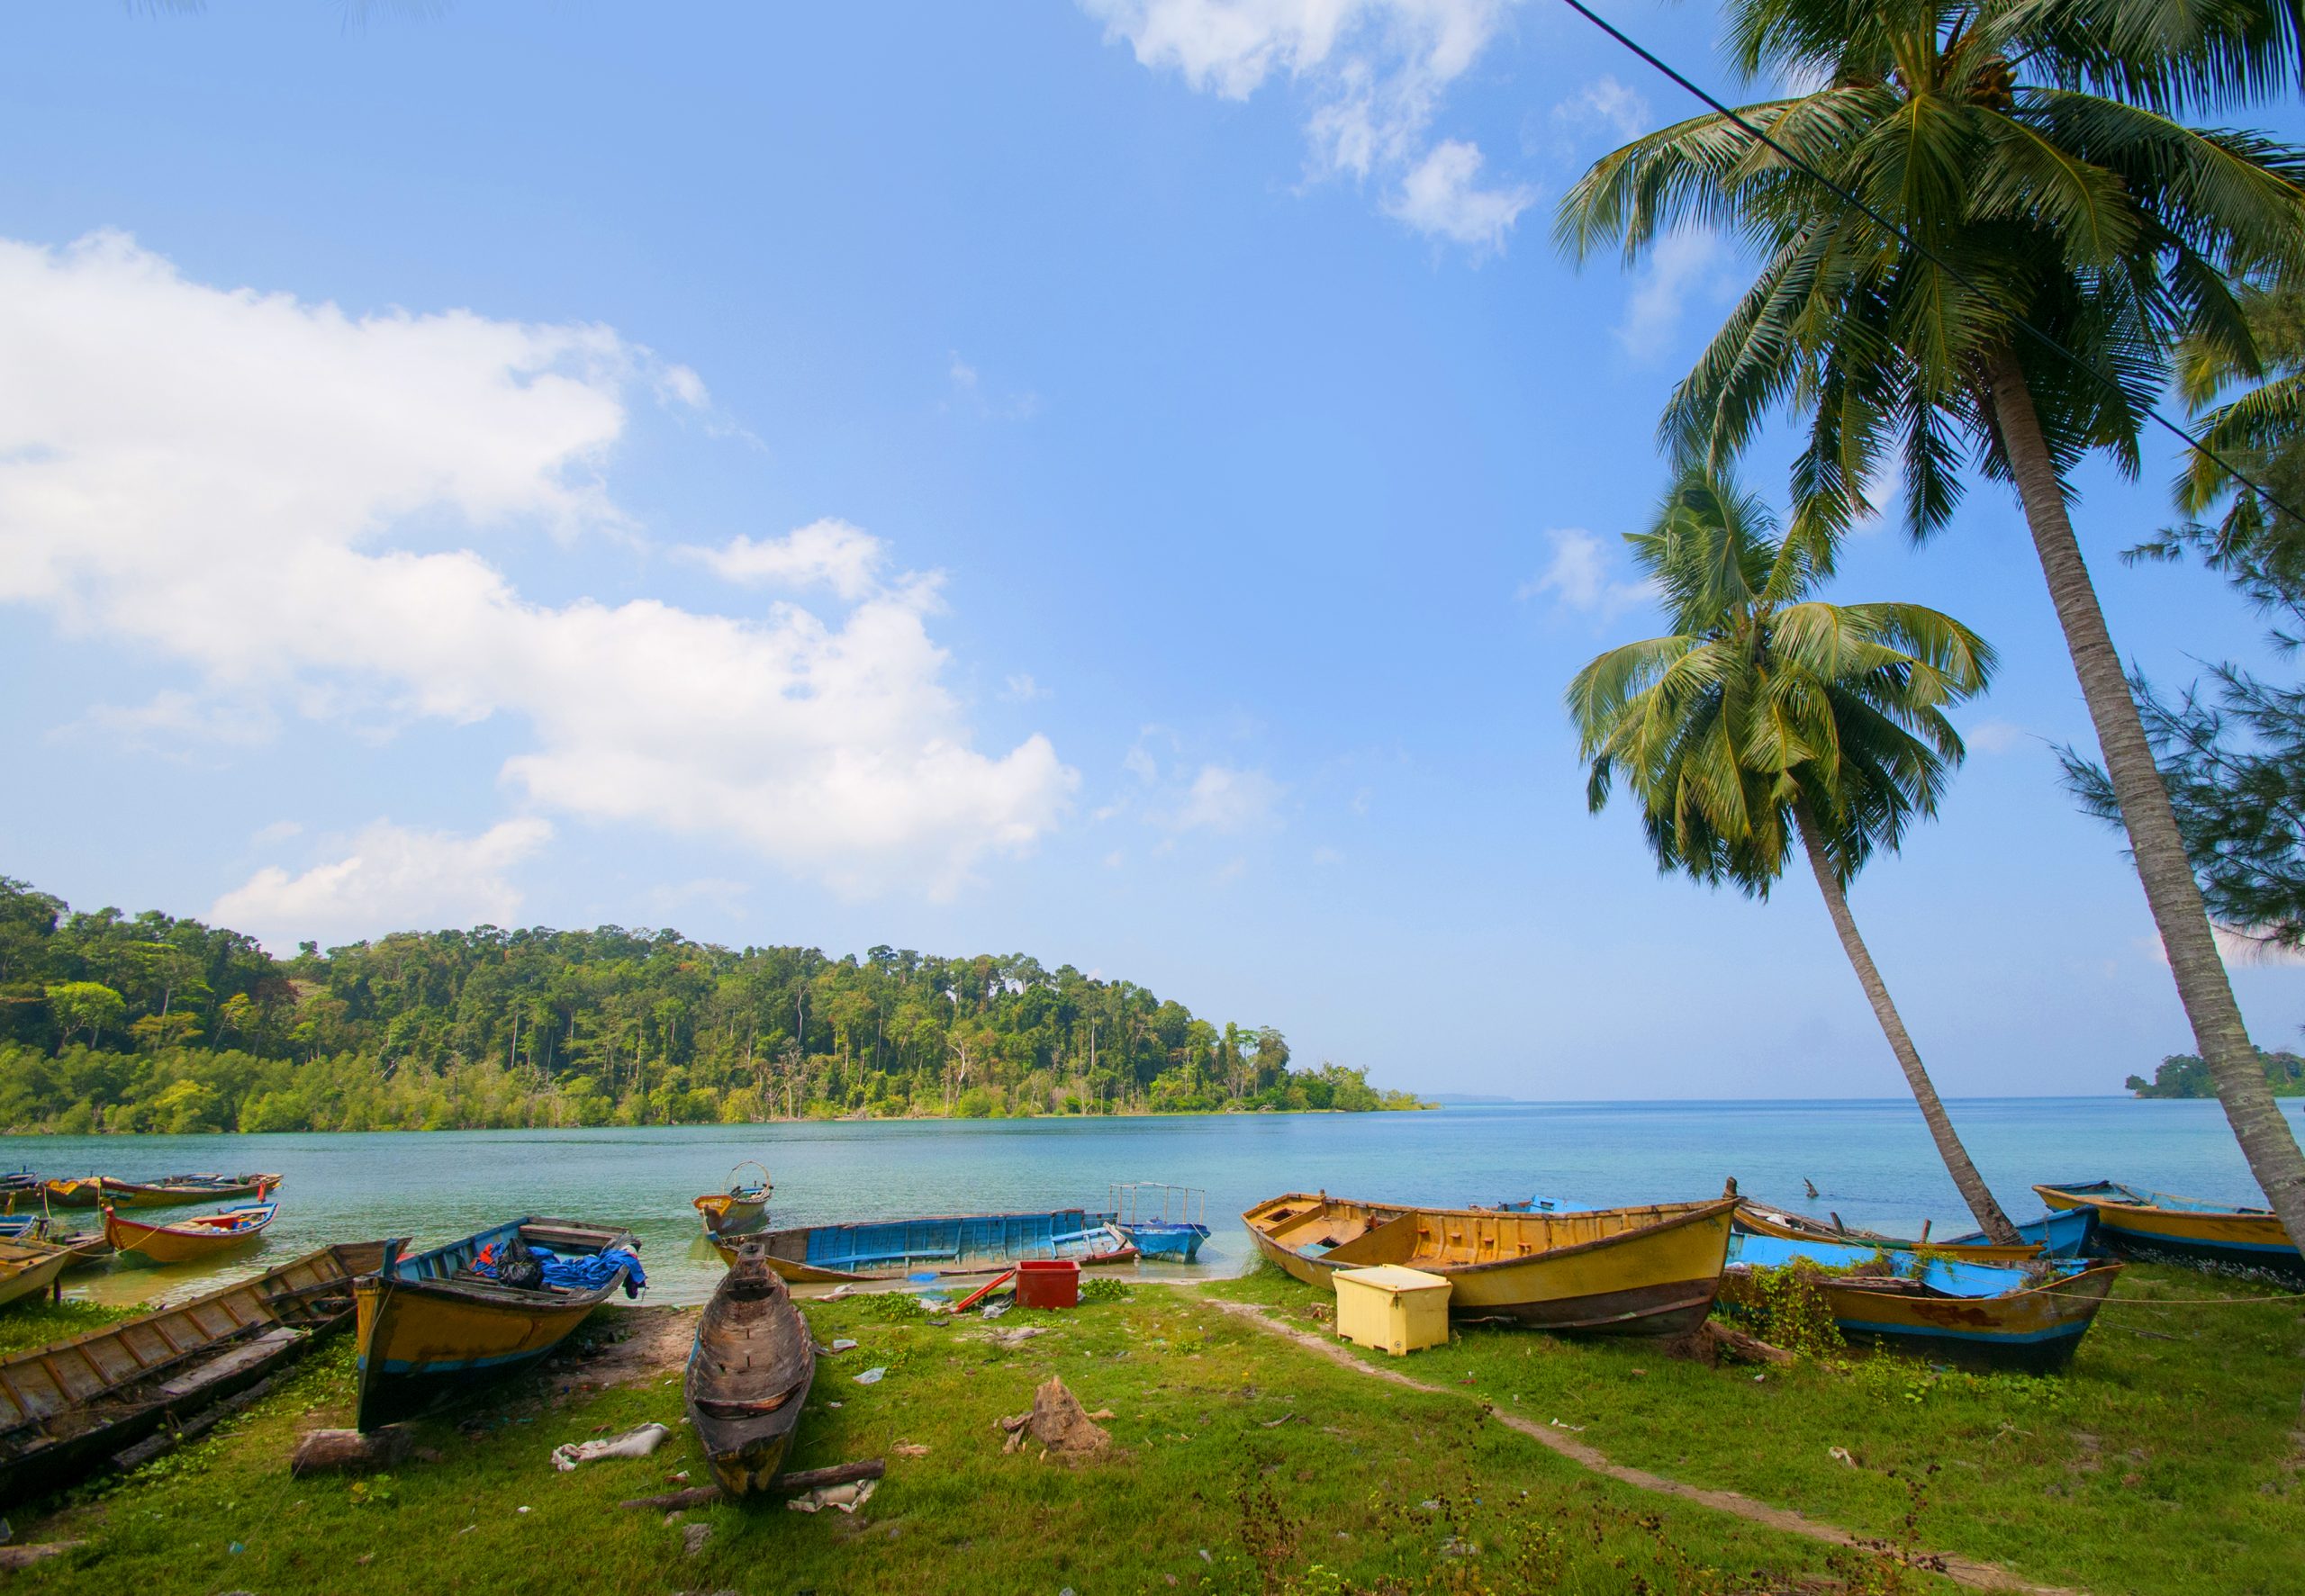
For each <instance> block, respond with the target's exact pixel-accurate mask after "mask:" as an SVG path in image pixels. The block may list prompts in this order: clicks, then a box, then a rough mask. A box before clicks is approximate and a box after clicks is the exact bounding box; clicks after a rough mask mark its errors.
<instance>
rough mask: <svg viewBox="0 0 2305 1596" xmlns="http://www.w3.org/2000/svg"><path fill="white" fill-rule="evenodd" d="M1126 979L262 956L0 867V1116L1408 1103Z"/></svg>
mask: <svg viewBox="0 0 2305 1596" xmlns="http://www.w3.org/2000/svg"><path fill="white" fill-rule="evenodd" d="M1415 1106H1417V1105H1416V1103H1415V1100H1414V1099H1413V1098H1411V1097H1409V1096H1406V1094H1401V1093H1386V1094H1379V1093H1378V1092H1375V1091H1373V1090H1371V1089H1370V1087H1369V1084H1368V1082H1367V1080H1366V1078H1364V1076H1363V1074H1362V1072H1361V1071H1360V1070H1357V1069H1342V1068H1340V1067H1338V1066H1335V1065H1331V1064H1326V1063H1324V1064H1322V1065H1321V1066H1320V1067H1319V1068H1318V1069H1299V1068H1297V1067H1295V1066H1293V1065H1292V1063H1291V1061H1290V1059H1289V1054H1288V1042H1287V1041H1285V1040H1284V1039H1283V1038H1282V1036H1281V1034H1280V1032H1278V1031H1276V1030H1273V1029H1271V1028H1270V1027H1269V1026H1265V1027H1255V1028H1247V1027H1243V1026H1240V1025H1237V1024H1233V1023H1226V1024H1225V1025H1224V1026H1222V1027H1219V1026H1217V1025H1216V1024H1213V1023H1210V1022H1208V1021H1207V1020H1202V1019H1198V1018H1196V1017H1195V1016H1194V1015H1193V1014H1192V1013H1191V1012H1190V1011H1189V1010H1188V1009H1187V1008H1185V1007H1184V1005H1181V1004H1179V1003H1176V1002H1173V1001H1168V1002H1164V1001H1162V999H1160V998H1157V997H1155V996H1153V994H1152V993H1150V992H1148V991H1146V990H1145V989H1144V988H1143V987H1138V986H1134V985H1132V984H1131V983H1129V982H1126V981H1106V980H1097V979H1092V978H1089V977H1087V976H1084V975H1082V974H1081V973H1080V971H1079V970H1077V969H1073V968H1071V966H1070V965H1067V966H1064V967H1062V968H1061V969H1053V970H1051V969H1044V967H1043V966H1042V965H1041V964H1040V963H1039V962H1038V961H1037V960H1034V959H1031V958H1029V957H1026V955H1023V954H1012V955H1008V956H993V955H979V956H977V957H974V958H968V959H938V958H932V957H928V956H925V955H923V954H919V953H916V952H913V951H911V950H909V949H892V948H885V947H882V948H874V949H873V950H872V951H871V952H869V953H867V954H865V955H864V956H863V958H861V959H859V958H856V957H854V956H851V957H847V958H843V959H831V958H827V956H826V955H824V954H823V953H820V952H818V951H816V950H815V949H812V948H746V949H745V950H744V951H741V952H738V951H731V950H729V949H727V948H722V947H716V946H713V945H711V944H710V943H703V942H691V941H689V940H688V939H687V938H685V937H683V936H681V935H680V934H678V933H675V932H671V931H658V932H646V931H625V930H621V929H619V928H618V927H615V926H602V927H601V928H600V929H599V930H597V931H546V930H530V931H500V930H498V929H496V928H495V927H493V926H482V927H480V928H478V929H476V930H473V931H440V932H411V933H396V934H394V935H392V936H387V937H384V938H383V939H382V940H381V941H378V942H356V943H354V944H353V945H351V946H349V947H343V948H331V949H330V950H328V951H326V952H322V951H320V950H319V949H318V948H317V947H316V946H314V945H313V944H312V943H311V942H306V943H305V944H303V949H302V951H300V952H299V953H298V954H297V956H296V957H295V958H294V959H289V960H276V959H274V958H272V957H271V956H269V955H268V954H267V953H266V952H265V951H264V950H263V948H261V947H260V946H258V943H257V942H256V941H255V940H254V939H253V938H250V937H248V936H244V935H242V934H240V933H238V932H232V931H224V930H220V929H216V928H213V927H211V926H207V925H203V924H201V923H200V922H198V921H196V920H176V919H171V918H169V917H168V916H167V915H162V914H158V913H156V912H151V911H147V912H146V913H143V914H140V915H133V916H130V915H122V913H121V912H120V911H119V910H117V909H99V910H95V911H94V912H92V913H86V914H75V913H73V912H71V911H70V910H69V909H68V907H67V906H65V905H64V904H63V903H62V902H61V901H60V900H59V899H57V898H55V897H50V896H49V895H47V894H45V893H41V892H38V891H35V890H33V889H32V888H30V887H28V886H26V885H25V884H24V883H23V882H21V881H15V880H11V879H7V878H5V877H0V1127H5V1128H7V1129H13V1130H50V1131H67V1132H77V1131H89V1130H104V1131H178V1132H182V1131H199V1130H241V1131H303V1130H319V1131H363V1130H440V1129H452V1128H471V1127H484V1126H506V1125H578V1124H582V1125H597V1124H666V1123H713V1122H749V1121H757V1120H767V1119H779V1118H794V1117H818V1118H823V1117H831V1116H839V1115H866V1114H871V1115H898V1114H916V1115H919V1114H927V1115H941V1114H954V1115H961V1116H968V1117H978V1116H986V1115H1001V1114H1113V1113H1130V1112H1154V1113H1161V1112H1196V1111H1215V1110H1223V1109H1250V1108H1268V1107H1270V1108H1277V1109H1306V1108H1311V1109H1327V1108H1335V1109H1351V1110H1363V1109H1376V1108H1411V1107H1415Z"/></svg>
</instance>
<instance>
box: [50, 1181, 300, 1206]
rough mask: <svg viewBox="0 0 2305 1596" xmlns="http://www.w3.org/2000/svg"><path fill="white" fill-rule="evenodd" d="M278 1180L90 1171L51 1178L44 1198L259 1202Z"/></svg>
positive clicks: (90, 1202) (72, 1202) (60, 1202)
mask: <svg viewBox="0 0 2305 1596" xmlns="http://www.w3.org/2000/svg"><path fill="white" fill-rule="evenodd" d="M279 1184H280V1177H278V1176H277V1175H170V1176H167V1177H164V1178H162V1179H159V1180H154V1181H134V1180H122V1179H120V1178H118V1177H115V1176H111V1175H90V1176H86V1177H79V1178H75V1179H68V1180H51V1181H49V1182H48V1183H47V1185H46V1187H45V1190H46V1192H47V1195H48V1200H49V1201H50V1203H52V1204H55V1205H56V1206H57V1207H59V1208H102V1207H104V1205H105V1204H110V1205H112V1206H113V1207H114V1208H174V1207H179V1206H182V1205H183V1204H187V1203H221V1202H227V1201H229V1200H230V1199H231V1198H234V1197H254V1198H255V1199H256V1200H257V1201H258V1202H259V1203H261V1202H263V1201H264V1200H265V1199H266V1198H267V1197H268V1196H270V1195H272V1192H273V1190H274V1188H275V1187H276V1186H279Z"/></svg>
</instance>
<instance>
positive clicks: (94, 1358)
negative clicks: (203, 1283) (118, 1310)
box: [0, 1241, 386, 1507]
mask: <svg viewBox="0 0 2305 1596" xmlns="http://www.w3.org/2000/svg"><path fill="white" fill-rule="evenodd" d="M385 1246H386V1243H384V1242H382V1241H369V1242H364V1243H360V1244H358V1245H355V1246H348V1247H323V1248H321V1249H320V1250H319V1251H317V1252H312V1253H308V1254H306V1255H305V1256H304V1257H303V1258H297V1259H295V1260H294V1262H292V1263H286V1264H283V1265H281V1266H280V1267H278V1268H276V1269H270V1270H267V1271H266V1272H265V1273H264V1274H261V1275H258V1276H256V1277H255V1278H253V1279H249V1280H241V1281H236V1282H235V1283H233V1284H232V1285H227V1286H224V1287H222V1288H221V1289H219V1290H216V1291H212V1292H210V1293H208V1294H206V1295H204V1296H198V1297H194V1298H193V1299H192V1300H191V1301H189V1302H186V1303H179V1304H177V1305H176V1306H175V1307H173V1308H159V1309H156V1310H154V1311H153V1312H149V1313H146V1314H143V1315H140V1317H138V1318H135V1319H127V1320H122V1321H120V1322H119V1323H117V1324H113V1325H109V1326H106V1327H105V1328H104V1329H103V1330H92V1331H90V1332H89V1333H88V1334H86V1335H83V1336H75V1337H73V1338H72V1339H69V1340H66V1341H57V1342H53V1343H51V1344H50V1345H49V1346H46V1347H40V1348H33V1349H32V1350H31V1351H28V1352H18V1353H15V1354H13V1355H11V1356H9V1357H0V1507H5V1506H7V1505H10V1504H12V1503H14V1502H17V1501H23V1500H25V1499H26V1498H29V1497H34V1496H40V1495H43V1494H45V1493H47V1492H51V1491H56V1490H59V1489H61V1488H62V1487H64V1486H66V1485H69V1484H71V1483H73V1482H74V1481H76V1480H77V1479H79V1478H80V1477H81V1476H82V1475H83V1474H86V1473H87V1472H88V1471H89V1470H90V1469H92V1468H94V1467H95V1466H97V1465H100V1464H102V1463H103V1462H104V1460H105V1459H107V1458H110V1457H112V1456H115V1455H116V1454H118V1453H120V1452H122V1451H123V1450H125V1449H126V1448H128V1447H132V1446H136V1445H137V1444H138V1443H140V1442H145V1438H146V1437H148V1436H151V1435H153V1433H154V1432H155V1431H157V1430H159V1429H161V1428H162V1427H163V1426H164V1425H166V1426H169V1427H171V1428H174V1427H176V1426H177V1425H180V1424H183V1423H184V1421H185V1420H187V1419H191V1418H192V1416H193V1415H194V1414H195V1413H196V1412H198V1411H200V1410H201V1409H203V1408H206V1407H208V1406H210V1405H211V1404H212V1403H213V1402H217V1401H218V1400H219V1399H221V1398H222V1397H225V1396H229V1395H230V1394H231V1393H234V1392H237V1391H241V1390H244V1389H246V1388H247V1387H248V1386H249V1385H252V1384H255V1383H256V1382H258V1381H259V1380H261V1379H263V1378H265V1377H266V1376H267V1375H269V1374H271V1373H272V1372H273V1371H274V1370H275V1369H276V1368H278V1367H279V1366H281V1365H282V1364H284V1363H285V1362H286V1361H288V1360H289V1359H291V1358H293V1357H296V1356H297V1355H298V1354H299V1353H301V1352H303V1350H304V1349H305V1348H308V1347H310V1346H311V1345H312V1342H313V1341H314V1340H315V1339H317V1338H319V1337H321V1336H322V1335H325V1334H326V1333H328V1332H329V1331H330V1330H334V1329H336V1328H338V1327H339V1326H340V1325H342V1324H345V1323H347V1322H348V1321H350V1319H351V1317H352V1277H353V1276H355V1275H357V1274H359V1273H361V1272H362V1271H363V1270H367V1269H374V1268H375V1267H376V1266H377V1265H378V1264H379V1263H380V1262H381V1261H382V1260H383V1258H384V1248H385ZM194 1422H195V1423H196V1422H197V1420H194ZM186 1428H190V1427H189V1426H187V1427H186ZM145 1444H147V1445H149V1444H150V1443H149V1442H146V1443H145Z"/></svg>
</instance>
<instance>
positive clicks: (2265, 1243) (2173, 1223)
mask: <svg viewBox="0 0 2305 1596" xmlns="http://www.w3.org/2000/svg"><path fill="white" fill-rule="evenodd" d="M2033 1190H2034V1191H2035V1192H2037V1193H2038V1194H2039V1195H2040V1199H2041V1201H2042V1202H2044V1203H2046V1204H2048V1205H2049V1206H2050V1207H2051V1208H2054V1209H2059V1210H2063V1211H2065V1212H2071V1211H2073V1210H2075V1209H2086V1210H2088V1211H2089V1212H2090V1213H2093V1214H2094V1215H2095V1216H2096V1220H2097V1240H2100V1241H2102V1242H2103V1243H2104V1244H2105V1245H2107V1246H2109V1247H2111V1248H2113V1249H2116V1250H2118V1251H2120V1252H2122V1253H2124V1254H2128V1255H2129V1256H2131V1257H2136V1258H2168V1259H2174V1260H2175V1261H2178V1262H2181V1263H2211V1264H2227V1265H2230V1266H2233V1267H2237V1268H2244V1269H2263V1270H2264V1271H2266V1272H2267V1273H2270V1274H2274V1275H2279V1276H2283V1277H2284V1278H2287V1279H2290V1280H2295V1281H2300V1282H2305V1257H2300V1255H2299V1253H2298V1250H2297V1244H2296V1242H2294V1241H2293V1240H2291V1239H2290V1235H2289V1232H2288V1231H2284V1230H2282V1228H2281V1221H2280V1220H2279V1219H2277V1218H2275V1217H2274V1216H2273V1210H2272V1209H2270V1208H2248V1207H2240V1206H2235V1205H2228V1204H2223V1203H2205V1202H2202V1201H2201V1200H2200V1199H2199V1198H2196V1197H2177V1196H2172V1195H2170V1194H2169V1193H2167V1192H2154V1191H2147V1190H2145V1189H2144V1188H2143V1187H2141V1186H2124V1185H2122V1184H2121V1183H2120V1181H2118V1180H2079V1181H2073V1182H2069V1183H2067V1184H2065V1185H2063V1186H2035V1187H2034V1188H2033Z"/></svg>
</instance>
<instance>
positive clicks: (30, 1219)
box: [0, 1213, 112, 1270]
mask: <svg viewBox="0 0 2305 1596" xmlns="http://www.w3.org/2000/svg"><path fill="white" fill-rule="evenodd" d="M0 1240H9V1241H37V1242H39V1243H40V1244H41V1246H43V1247H60V1248H62V1249H64V1250H65V1251H67V1252H68V1253H70V1254H71V1255H72V1261H71V1262H70V1263H68V1264H67V1265H65V1266H64V1267H65V1268H66V1269H68V1270H70V1269H79V1268H86V1267H89V1266H91V1265H95V1264H102V1263H104V1262H106V1261H107V1260H108V1259H110V1258H111V1257H112V1243H111V1242H109V1241H107V1240H104V1231H100V1230H97V1231H76V1230H72V1229H69V1228H68V1227H67V1226H64V1225H62V1224H59V1223H58V1222H56V1221H55V1220H53V1219H51V1218H50V1217H49V1216H48V1215H47V1214H45V1213H0Z"/></svg>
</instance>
